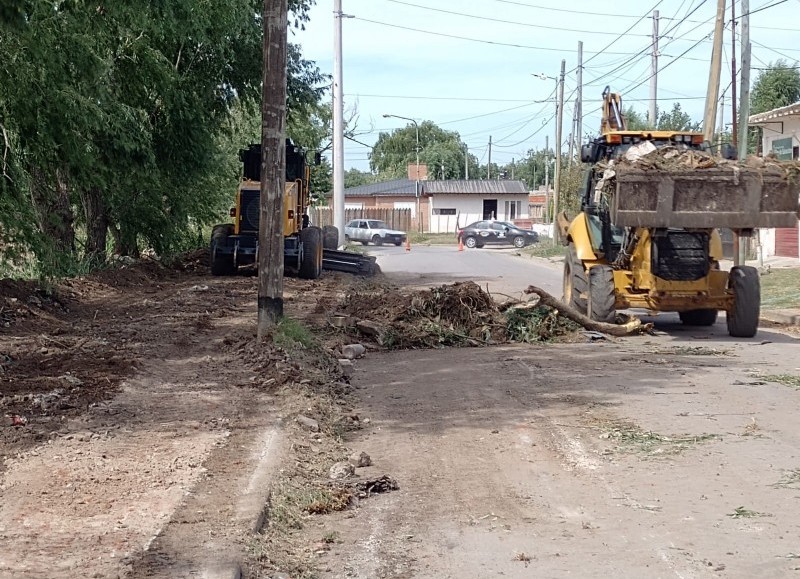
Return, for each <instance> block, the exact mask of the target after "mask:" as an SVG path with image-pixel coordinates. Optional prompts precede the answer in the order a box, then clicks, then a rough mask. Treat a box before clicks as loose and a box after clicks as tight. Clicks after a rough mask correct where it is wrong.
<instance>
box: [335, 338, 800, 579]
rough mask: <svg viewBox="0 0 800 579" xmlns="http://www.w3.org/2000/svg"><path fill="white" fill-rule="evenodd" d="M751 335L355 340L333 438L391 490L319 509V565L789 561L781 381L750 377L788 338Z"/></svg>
mask: <svg viewBox="0 0 800 579" xmlns="http://www.w3.org/2000/svg"><path fill="white" fill-rule="evenodd" d="M676 338H677V339H676ZM762 340H772V342H771V343H764V344H761V343H760V342H758V341H756V342H743V343H738V344H736V343H731V342H727V341H726V342H724V343H723V342H717V341H710V340H702V341H699V340H696V341H692V340H691V337H690V336H687V335H685V334H684V335H683V336H677V337H676V336H662V337H659V338H635V339H625V340H621V341H619V342H615V343H605V342H603V343H594V344H582V345H577V344H575V345H554V346H543V347H530V346H517V347H503V348H496V349H480V350H469V351H464V350H443V351H429V352H424V353H422V352H403V353H395V354H381V355H373V356H370V357H369V359H367V360H365V361H363V362H362V363H361V364H360V365H359V368H358V373H357V376H356V379H355V384H356V386H357V387H358V388H360V390H359V393H360V394H361V398H362V404H361V406H360V407H359V408H358V412H359V414H361V415H363V416H369V417H370V418H371V428H369V429H368V430H366V431H363V432H362V433H360V434H359V435H358V436H357V437H355V438H354V439H352V440H351V441H350V445H351V446H352V447H354V448H358V449H363V450H365V451H366V452H368V453H369V454H370V455H371V456H372V457H373V461H374V466H371V467H369V468H366V469H363V471H361V470H360V475H361V476H364V477H369V476H374V475H378V474H384V473H386V474H390V475H391V476H393V477H394V478H396V479H397V481H398V483H399V485H400V490H399V491H397V492H394V493H391V494H388V495H384V496H380V497H377V498H374V499H372V501H371V502H370V503H369V504H368V505H367V506H365V507H364V508H362V509H360V510H358V511H357V512H356V514H355V516H353V515H352V513H350V512H348V513H345V514H339V515H335V516H333V517H331V518H329V519H328V520H327V521H326V522H325V531H326V532H335V533H337V537H338V541H339V542H338V544H337V545H335V547H334V548H333V549H332V551H331V553H330V554H327V555H323V556H322V561H321V565H323V566H324V568H327V569H329V571H328V572H326V573H323V574H322V575H321V576H323V577H364V578H366V577H431V578H433V577H436V578H445V577H453V578H456V577H493V576H504V577H782V576H794V575H795V574H796V572H797V571H800V559H798V557H800V543H798V537H800V523H798V520H799V519H800V504H798V502H797V498H798V493H800V453H799V452H798V449H799V448H800V436H798V432H797V428H796V412H795V410H796V407H797V403H798V396H800V392H798V390H797V387H794V388H793V387H790V386H786V385H782V384H776V383H774V382H771V381H769V380H765V379H764V378H763V376H764V375H779V374H793V375H795V376H796V375H797V374H798V368H797V360H798V359H797V358H796V357H790V356H788V354H789V353H790V352H795V351H796V350H797V342H796V341H794V340H792V339H790V338H786V337H784V336H782V335H780V334H777V333H765V335H762Z"/></svg>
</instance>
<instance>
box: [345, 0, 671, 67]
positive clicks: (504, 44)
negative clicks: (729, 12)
mask: <svg viewBox="0 0 800 579" xmlns="http://www.w3.org/2000/svg"><path fill="white" fill-rule="evenodd" d="M660 1H661V2H663V0H660ZM353 18H354V19H356V20H360V21H361V22H369V23H370V24H378V25H380V26H387V27H389V28H399V29H400V30H409V31H411V32H419V33H422V34H430V35H432V36H443V37H445V38H453V39H456V40H466V41H469V42H478V43H481V44H490V45H492V46H508V47H510V48H524V49H528V50H546V51H549V52H569V53H570V54H571V53H572V52H574V50H573V49H571V48H570V49H567V48H552V47H549V46H531V45H528V44H513V43H509V42H497V41H495V40H485V39H481V38H470V37H468V36H458V35H456V34H446V33H444V32H434V31H432V30H423V29H421V28H413V27H411V26H402V25H400V24H390V23H388V22H380V21H378V20H371V19H369V18H363V17H361V16H353ZM587 54H600V53H592V52H589V51H587ZM605 54H612V55H627V54H630V53H629V52H606V53H605ZM573 70H574V69H573Z"/></svg>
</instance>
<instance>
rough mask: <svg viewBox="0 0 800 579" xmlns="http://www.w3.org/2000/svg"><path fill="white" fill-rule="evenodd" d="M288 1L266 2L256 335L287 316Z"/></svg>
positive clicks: (264, 16) (264, 332)
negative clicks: (284, 218) (285, 288)
mask: <svg viewBox="0 0 800 579" xmlns="http://www.w3.org/2000/svg"><path fill="white" fill-rule="evenodd" d="M287 19H288V7H287V0H264V12H263V20H264V62H263V86H262V102H261V198H260V214H259V228H258V339H259V340H262V339H264V338H265V337H266V336H267V335H268V334H269V332H270V330H271V329H272V328H273V327H274V326H275V324H277V322H278V320H279V319H280V318H281V317H282V316H283V219H282V217H283V188H284V184H285V181H286V138H285V133H286V31H287V28H288V20H287Z"/></svg>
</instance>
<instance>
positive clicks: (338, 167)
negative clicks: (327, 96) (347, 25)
mask: <svg viewBox="0 0 800 579" xmlns="http://www.w3.org/2000/svg"><path fill="white" fill-rule="evenodd" d="M265 1H266V0H265ZM343 17H344V15H343V14H342V0H333V224H334V226H336V229H338V231H339V243H338V245H339V247H341V246H343V245H344V90H343V88H342V18H343Z"/></svg>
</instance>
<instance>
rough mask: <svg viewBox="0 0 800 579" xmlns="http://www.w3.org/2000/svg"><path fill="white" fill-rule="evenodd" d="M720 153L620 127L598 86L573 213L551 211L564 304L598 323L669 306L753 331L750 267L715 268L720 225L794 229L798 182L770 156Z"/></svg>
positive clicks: (690, 138)
mask: <svg viewBox="0 0 800 579" xmlns="http://www.w3.org/2000/svg"><path fill="white" fill-rule="evenodd" d="M721 152H722V157H723V158H722V159H720V158H715V157H713V156H712V155H711V154H710V153H709V147H708V144H707V143H704V142H703V135H702V133H694V132H683V131H655V130H653V131H650V130H646V131H629V130H626V123H625V119H624V117H623V115H622V99H621V98H620V96H619V95H618V94H615V93H612V92H610V90H609V89H608V88H606V90H605V91H604V93H603V117H602V124H601V134H600V136H599V137H598V138H596V139H594V140H593V141H591V142H590V143H588V144H586V145H583V146H582V147H581V160H582V162H584V163H586V164H587V165H588V168H587V170H586V174H585V178H584V183H583V187H582V196H581V212H580V213H579V214H578V215H577V216H576V217H575V218H574V219H572V221H568V220H567V219H566V217H565V216H564V215H563V214H562V216H561V217H560V219H559V233H560V235H561V240H562V242H563V243H564V244H565V245H566V246H567V253H566V257H565V262H564V296H563V300H564V303H566V304H567V305H570V306H572V307H574V308H575V309H577V310H579V311H581V312H582V313H585V314H587V315H588V316H589V317H591V318H592V319H595V320H598V321H603V322H613V321H614V319H615V317H616V311H617V310H624V309H629V308H643V309H647V310H650V311H652V312H678V314H679V316H680V319H681V321H682V322H683V323H684V324H686V325H691V326H710V325H713V324H714V323H715V322H716V320H717V313H718V312H719V311H720V310H722V311H724V312H726V320H727V326H728V333H729V334H730V335H731V336H734V337H745V338H747V337H752V336H754V335H755V334H756V332H757V331H758V322H759V314H760V301H761V296H760V293H761V292H760V281H759V273H758V270H756V269H755V268H753V267H749V266H745V265H735V266H734V267H732V268H731V270H730V271H724V270H722V269H721V268H720V261H721V260H722V258H723V255H722V241H721V238H720V234H719V231H718V228H730V229H732V230H734V231H735V232H736V233H737V234H738V235H740V236H741V237H742V238H746V237H747V236H748V235H749V234H750V233H751V232H752V230H753V229H754V228H756V227H794V226H796V224H797V215H798V193H800V186H799V185H800V183H798V182H796V181H795V180H793V179H790V178H787V173H786V171H785V170H784V168H783V167H781V166H780V164H779V163H773V162H769V163H767V162H764V160H763V159H754V160H753V162H752V163H739V162H736V161H734V159H735V150H733V148H732V147H730V146H727V147H725V146H723V147H721Z"/></svg>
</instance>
